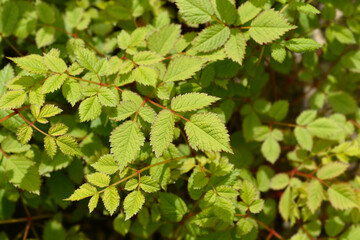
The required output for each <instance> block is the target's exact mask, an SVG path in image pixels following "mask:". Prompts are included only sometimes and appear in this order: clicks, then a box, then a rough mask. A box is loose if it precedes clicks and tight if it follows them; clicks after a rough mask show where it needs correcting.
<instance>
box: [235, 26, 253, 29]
mask: <svg viewBox="0 0 360 240" xmlns="http://www.w3.org/2000/svg"><path fill="white" fill-rule="evenodd" d="M234 28H237V29H250V28H251V26H240V27H234Z"/></svg>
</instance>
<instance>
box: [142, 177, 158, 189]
mask: <svg viewBox="0 0 360 240" xmlns="http://www.w3.org/2000/svg"><path fill="white" fill-rule="evenodd" d="M140 188H141V189H142V190H144V191H145V192H148V193H152V192H157V191H159V190H160V186H159V184H158V183H157V182H156V181H155V180H154V179H153V178H152V177H150V176H142V177H141V178H140Z"/></svg>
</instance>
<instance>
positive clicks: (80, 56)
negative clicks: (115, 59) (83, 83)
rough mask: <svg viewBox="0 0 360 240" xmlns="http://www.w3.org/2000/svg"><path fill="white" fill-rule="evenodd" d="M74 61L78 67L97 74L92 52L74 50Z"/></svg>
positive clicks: (81, 49) (94, 56) (82, 49)
mask: <svg viewBox="0 0 360 240" xmlns="http://www.w3.org/2000/svg"><path fill="white" fill-rule="evenodd" d="M75 56H76V61H77V62H78V63H79V64H80V66H82V67H84V68H86V69H88V70H90V71H92V72H95V73H96V72H97V71H96V69H97V64H96V63H97V58H96V55H95V53H94V52H92V51H90V50H89V49H86V48H81V47H80V48H77V49H76V50H75Z"/></svg>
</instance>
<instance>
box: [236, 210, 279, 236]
mask: <svg viewBox="0 0 360 240" xmlns="http://www.w3.org/2000/svg"><path fill="white" fill-rule="evenodd" d="M235 216H239V217H249V218H251V219H253V220H255V221H256V222H257V223H258V224H259V225H261V226H262V227H263V228H265V229H266V230H267V231H268V232H269V233H271V234H272V235H274V236H275V237H276V238H278V239H280V240H284V238H283V237H282V236H281V235H280V234H279V233H278V232H276V231H275V229H273V228H270V227H268V226H267V225H266V224H265V223H263V222H261V221H260V220H258V219H256V218H255V217H253V216H250V215H248V214H235Z"/></svg>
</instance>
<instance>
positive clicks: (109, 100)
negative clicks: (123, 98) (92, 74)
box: [97, 87, 117, 107]
mask: <svg viewBox="0 0 360 240" xmlns="http://www.w3.org/2000/svg"><path fill="white" fill-rule="evenodd" d="M97 96H98V98H99V100H100V103H101V105H103V106H108V107H115V106H116V104H117V102H116V96H115V93H114V92H113V91H111V90H110V89H109V88H107V87H101V88H100V89H99V91H98V95H97Z"/></svg>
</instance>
